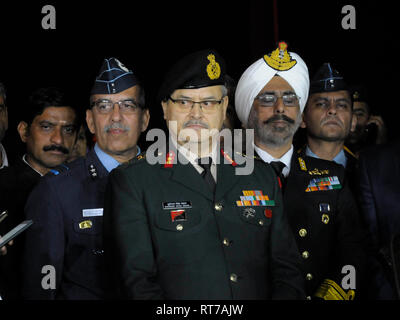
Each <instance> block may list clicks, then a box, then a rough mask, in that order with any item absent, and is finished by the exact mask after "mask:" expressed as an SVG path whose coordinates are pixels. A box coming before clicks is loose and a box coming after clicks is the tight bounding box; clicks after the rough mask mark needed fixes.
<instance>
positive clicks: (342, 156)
mask: <svg viewBox="0 0 400 320" xmlns="http://www.w3.org/2000/svg"><path fill="white" fill-rule="evenodd" d="M306 156H309V157H313V158H318V159H319V157H318V156H317V155H316V154H315V153H314V152H312V151H311V149H310V148H309V147H308V146H307V148H306ZM332 161H335V162H336V163H338V164H341V165H342V166H343V167H345V168H346V164H347V158H346V155H345V153H344V150H343V149H342V150H340V152H339V153H338V154H337V155H336V157H334V158H333V159H332Z"/></svg>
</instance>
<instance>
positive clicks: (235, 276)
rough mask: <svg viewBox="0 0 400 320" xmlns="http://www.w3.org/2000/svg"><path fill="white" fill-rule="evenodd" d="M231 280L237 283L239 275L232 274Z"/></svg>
mask: <svg viewBox="0 0 400 320" xmlns="http://www.w3.org/2000/svg"><path fill="white" fill-rule="evenodd" d="M229 278H230V279H231V281H232V282H237V275H236V274H235V273H232V274H231V276H230V277H229Z"/></svg>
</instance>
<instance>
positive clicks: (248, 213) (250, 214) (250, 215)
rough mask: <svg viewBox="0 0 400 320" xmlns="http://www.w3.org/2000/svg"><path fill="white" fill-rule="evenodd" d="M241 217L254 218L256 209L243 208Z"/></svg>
mask: <svg viewBox="0 0 400 320" xmlns="http://www.w3.org/2000/svg"><path fill="white" fill-rule="evenodd" d="M242 214H243V217H245V218H247V219H248V218H254V217H255V215H256V210H254V209H253V208H245V209H244V210H243V213H242Z"/></svg>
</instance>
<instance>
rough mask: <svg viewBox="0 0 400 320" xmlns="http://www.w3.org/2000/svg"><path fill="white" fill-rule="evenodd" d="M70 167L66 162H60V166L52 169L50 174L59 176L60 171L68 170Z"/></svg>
mask: <svg viewBox="0 0 400 320" xmlns="http://www.w3.org/2000/svg"><path fill="white" fill-rule="evenodd" d="M68 170H69V167H68V166H67V165H66V164H60V165H59V166H57V167H55V168H53V169H50V171H49V174H51V175H54V176H58V175H59V174H60V173H62V172H65V171H68Z"/></svg>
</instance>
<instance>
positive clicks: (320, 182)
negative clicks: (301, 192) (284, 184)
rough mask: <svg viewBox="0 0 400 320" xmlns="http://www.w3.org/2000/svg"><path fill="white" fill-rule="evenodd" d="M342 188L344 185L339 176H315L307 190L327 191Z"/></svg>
mask: <svg viewBox="0 0 400 320" xmlns="http://www.w3.org/2000/svg"><path fill="white" fill-rule="evenodd" d="M341 188H342V185H341V184H340V181H339V178H338V177H337V176H332V177H323V178H314V179H311V181H310V183H309V184H308V186H307V189H306V192H313V191H326V190H334V189H341Z"/></svg>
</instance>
